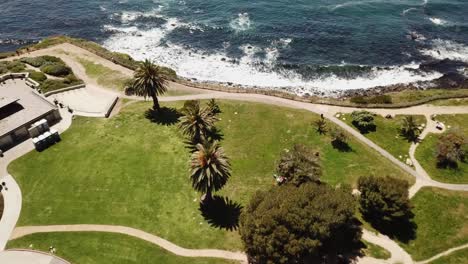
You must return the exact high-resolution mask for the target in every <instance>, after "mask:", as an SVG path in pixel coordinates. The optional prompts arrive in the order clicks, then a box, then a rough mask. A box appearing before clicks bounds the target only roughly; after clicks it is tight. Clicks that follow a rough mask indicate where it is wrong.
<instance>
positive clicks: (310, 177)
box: [276, 144, 322, 186]
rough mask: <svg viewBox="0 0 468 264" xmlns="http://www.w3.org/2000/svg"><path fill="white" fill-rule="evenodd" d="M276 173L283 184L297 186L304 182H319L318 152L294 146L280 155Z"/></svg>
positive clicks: (320, 171)
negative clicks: (282, 180)
mask: <svg viewBox="0 0 468 264" xmlns="http://www.w3.org/2000/svg"><path fill="white" fill-rule="evenodd" d="M276 172H277V174H278V176H279V177H282V178H283V179H284V182H285V183H290V184H293V185H295V186H299V185H301V184H303V183H306V182H312V181H313V182H319V181H320V176H321V175H322V170H321V168H320V157H319V155H318V152H316V151H314V150H313V149H311V148H309V147H307V146H305V145H300V144H298V145H295V146H294V147H293V149H292V150H290V151H284V152H283V153H282V154H281V157H280V160H279V162H278V166H277V168H276Z"/></svg>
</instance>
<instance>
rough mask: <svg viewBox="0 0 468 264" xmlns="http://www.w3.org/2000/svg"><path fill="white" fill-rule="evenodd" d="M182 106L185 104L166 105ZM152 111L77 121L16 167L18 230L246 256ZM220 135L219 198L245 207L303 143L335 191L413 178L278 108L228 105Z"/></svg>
mask: <svg viewBox="0 0 468 264" xmlns="http://www.w3.org/2000/svg"><path fill="white" fill-rule="evenodd" d="M164 105H166V106H177V107H180V106H181V105H182V102H178V103H171V104H164ZM150 106H151V103H150V102H146V103H144V102H138V103H134V104H131V105H128V106H127V107H125V108H124V109H123V110H122V112H121V113H120V114H119V115H117V116H115V117H113V118H111V119H97V118H84V117H78V118H76V119H75V120H74V121H73V124H72V127H71V128H70V129H69V130H68V131H66V132H65V133H64V134H63V135H62V139H63V140H62V142H60V143H59V144H57V145H55V146H52V147H51V148H49V149H47V150H45V151H43V152H41V153H38V152H36V151H33V152H31V153H28V154H27V155H25V156H23V157H21V158H19V159H18V160H16V161H15V162H13V163H12V164H11V165H10V166H9V171H10V172H11V174H12V175H14V177H15V178H16V179H17V181H18V183H19V185H20V187H21V190H22V193H23V208H22V212H21V217H20V220H19V223H18V225H19V226H24V225H41V224H43V225H45V224H115V225H125V226H131V227H134V228H139V229H142V230H144V231H147V232H150V233H153V234H156V235H159V236H162V237H164V238H166V239H168V240H170V241H172V242H174V243H176V244H179V245H181V246H183V247H188V248H223V249H232V250H236V249H241V248H242V246H241V242H240V238H239V235H238V234H237V232H235V231H232V232H230V231H224V230H219V229H216V228H214V227H211V226H210V225H208V224H207V222H206V221H205V220H204V219H203V218H202V216H201V214H200V212H199V210H198V205H199V201H198V199H199V197H200V194H198V193H196V192H195V191H193V190H192V188H191V186H190V182H189V178H188V158H189V154H188V151H187V149H186V148H185V145H184V143H183V142H184V139H183V138H182V136H181V135H180V133H179V131H178V129H177V126H176V125H170V126H166V125H159V124H156V123H152V122H151V121H149V120H148V119H146V118H145V114H144V113H145V111H146V110H147V109H148V108H149V107H150ZM220 106H221V109H222V110H223V113H222V114H221V116H220V117H221V118H222V120H221V121H220V122H219V128H220V129H221V131H222V132H223V133H224V141H223V142H222V145H223V146H224V147H225V150H226V153H227V155H228V156H229V157H230V158H231V160H232V169H233V172H232V177H231V178H230V180H229V182H228V184H227V186H226V187H225V189H224V190H223V191H222V192H221V194H222V195H227V196H228V197H229V198H230V199H232V200H234V201H235V202H239V203H240V204H246V203H247V201H248V200H249V198H250V196H251V194H252V193H253V192H254V191H256V190H257V189H264V188H269V187H270V186H271V185H273V184H274V179H273V173H274V168H275V164H276V161H277V159H278V157H279V154H280V152H281V151H283V150H284V149H287V148H291V147H292V146H293V144H295V143H305V144H308V145H311V146H313V147H314V148H316V149H317V150H318V151H320V153H321V154H320V155H321V159H322V165H323V177H322V179H323V180H324V181H326V182H328V183H330V184H338V183H349V184H354V183H355V182H356V180H357V178H358V177H359V176H361V175H376V176H386V175H389V176H394V177H400V178H405V179H408V180H409V181H412V180H413V178H411V177H410V176H408V175H407V174H406V173H404V172H403V171H402V170H401V169H399V168H397V167H395V166H393V164H391V163H389V162H388V161H387V160H386V159H385V158H383V157H381V156H380V155H378V154H376V152H374V151H373V150H371V149H370V148H368V147H367V146H365V145H364V144H362V143H359V142H358V141H357V140H354V139H351V140H350V145H351V148H352V151H350V152H340V151H338V150H336V149H334V148H333V147H332V146H331V144H330V139H329V137H328V136H320V135H318V134H317V133H316V132H315V131H314V128H313V126H312V125H311V122H312V121H313V120H315V119H317V118H319V117H318V116H317V115H315V114H312V113H310V112H306V111H299V110H293V109H287V108H280V107H275V106H271V105H264V104H254V103H244V102H231V101H222V102H221V103H220Z"/></svg>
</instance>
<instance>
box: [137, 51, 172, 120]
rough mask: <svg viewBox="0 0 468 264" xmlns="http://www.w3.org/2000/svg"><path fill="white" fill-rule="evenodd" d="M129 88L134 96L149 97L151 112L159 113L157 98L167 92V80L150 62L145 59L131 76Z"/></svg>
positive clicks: (158, 68)
mask: <svg viewBox="0 0 468 264" xmlns="http://www.w3.org/2000/svg"><path fill="white" fill-rule="evenodd" d="M131 88H132V89H133V90H134V91H135V94H136V95H139V96H144V97H145V99H146V98H147V97H151V98H152V99H153V110H155V111H159V110H160V106H159V102H158V96H159V95H162V94H164V93H165V92H166V91H167V80H166V77H165V75H164V74H163V73H162V71H161V68H160V67H159V66H157V65H155V64H154V63H153V62H152V61H150V60H148V59H146V60H145V61H144V62H142V63H141V64H140V65H139V66H138V69H136V70H135V73H134V74H133V81H132V84H131Z"/></svg>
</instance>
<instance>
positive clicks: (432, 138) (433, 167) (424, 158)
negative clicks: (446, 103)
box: [416, 115, 468, 183]
mask: <svg viewBox="0 0 468 264" xmlns="http://www.w3.org/2000/svg"><path fill="white" fill-rule="evenodd" d="M436 120H437V121H440V122H442V123H444V124H445V125H446V127H447V128H448V126H450V128H448V130H451V129H452V130H458V131H460V133H462V134H463V135H465V137H468V115H439V116H437V117H436ZM439 137H440V135H439V134H429V135H427V136H426V138H425V139H424V140H423V141H422V142H421V144H420V145H419V147H418V148H417V149H416V158H417V159H418V161H419V163H420V164H421V166H422V167H423V168H424V169H425V170H426V171H427V173H429V175H430V176H431V178H433V179H434V180H437V181H442V182H449V183H468V162H466V161H465V162H458V168H439V167H437V160H436V147H437V142H438V139H439Z"/></svg>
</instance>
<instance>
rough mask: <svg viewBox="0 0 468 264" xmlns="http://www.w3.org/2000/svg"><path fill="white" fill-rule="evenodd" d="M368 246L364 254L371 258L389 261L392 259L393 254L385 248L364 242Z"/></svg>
mask: <svg viewBox="0 0 468 264" xmlns="http://www.w3.org/2000/svg"><path fill="white" fill-rule="evenodd" d="M364 244H365V245H366V247H367V248H366V249H364V254H365V255H366V256H369V257H373V258H377V259H388V258H390V257H391V254H390V252H389V251H388V250H386V249H385V248H382V247H380V246H378V245H376V244H372V243H369V242H366V241H364Z"/></svg>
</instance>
